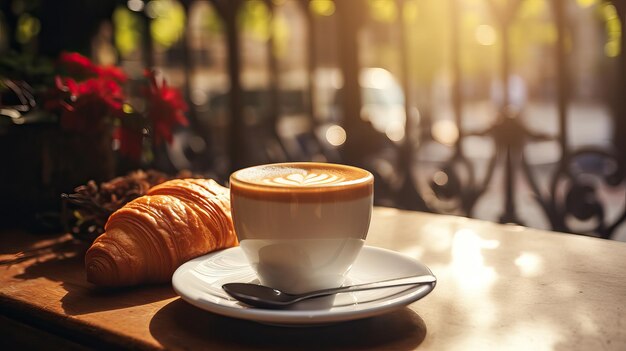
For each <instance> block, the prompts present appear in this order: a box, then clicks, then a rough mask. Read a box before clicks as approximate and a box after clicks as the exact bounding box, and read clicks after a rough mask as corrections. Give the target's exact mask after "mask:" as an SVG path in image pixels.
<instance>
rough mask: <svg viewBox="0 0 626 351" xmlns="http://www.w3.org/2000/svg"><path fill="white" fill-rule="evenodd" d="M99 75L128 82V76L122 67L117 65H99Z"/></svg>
mask: <svg viewBox="0 0 626 351" xmlns="http://www.w3.org/2000/svg"><path fill="white" fill-rule="evenodd" d="M97 72H98V76H100V77H101V78H104V79H113V80H116V81H118V82H120V83H124V82H126V80H128V76H127V75H126V73H124V71H122V69H121V68H119V67H116V66H104V67H97Z"/></svg>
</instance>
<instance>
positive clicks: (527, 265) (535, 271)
mask: <svg viewBox="0 0 626 351" xmlns="http://www.w3.org/2000/svg"><path fill="white" fill-rule="evenodd" d="M514 262H515V265H516V266H517V268H519V270H520V273H521V274H522V276H523V277H536V276H538V275H539V274H541V271H542V268H543V259H542V258H541V257H540V256H539V255H537V254H534V253H530V252H522V253H521V254H520V255H519V256H518V257H517V258H516V259H515V261H514Z"/></svg>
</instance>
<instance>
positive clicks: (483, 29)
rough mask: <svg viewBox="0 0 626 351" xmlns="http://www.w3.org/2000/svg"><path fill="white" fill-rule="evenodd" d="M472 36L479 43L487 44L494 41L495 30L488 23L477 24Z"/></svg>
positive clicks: (491, 43)
mask: <svg viewBox="0 0 626 351" xmlns="http://www.w3.org/2000/svg"><path fill="white" fill-rule="evenodd" d="M474 36H475V37H476V41H477V42H478V44H480V45H485V46H489V45H493V44H495V43H496V37H497V36H496V30H495V29H494V28H493V27H492V26H490V25H488V24H481V25H480V26H478V27H477V28H476V31H475V32H474Z"/></svg>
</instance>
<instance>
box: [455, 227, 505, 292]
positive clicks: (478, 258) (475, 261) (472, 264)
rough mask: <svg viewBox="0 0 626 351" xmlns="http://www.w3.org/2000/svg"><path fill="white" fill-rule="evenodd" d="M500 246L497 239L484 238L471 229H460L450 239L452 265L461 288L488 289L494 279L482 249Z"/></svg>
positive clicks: (472, 289) (493, 272) (468, 289)
mask: <svg viewBox="0 0 626 351" xmlns="http://www.w3.org/2000/svg"><path fill="white" fill-rule="evenodd" d="M498 246H500V242H499V241H497V240H484V239H482V238H481V237H480V236H479V235H478V234H476V233H475V232H474V231H473V230H470V229H460V230H458V231H457V232H456V233H455V234H454V239H453V241H452V267H453V270H454V274H455V275H456V276H457V277H456V279H457V281H458V282H459V285H460V287H461V288H462V289H466V290H467V291H468V292H472V291H474V292H477V291H479V290H483V289H488V288H489V287H490V286H491V284H493V282H494V281H495V279H496V272H495V271H494V269H493V267H487V266H485V262H484V261H485V260H484V256H483V254H482V252H481V251H482V250H483V249H490V250H492V249H495V248H497V247H498Z"/></svg>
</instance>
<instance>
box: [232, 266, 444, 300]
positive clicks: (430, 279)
mask: <svg viewBox="0 0 626 351" xmlns="http://www.w3.org/2000/svg"><path fill="white" fill-rule="evenodd" d="M436 281H437V278H436V277H435V276H434V275H430V274H426V275H417V276H411V277H404V278H395V279H389V280H383V281H379V282H374V283H366V284H358V285H351V286H342V287H339V288H331V289H324V290H316V291H311V292H307V293H303V294H288V293H285V292H282V291H280V290H278V289H274V288H270V287H267V286H263V285H257V284H250V283H228V284H224V285H222V289H224V291H226V292H227V293H228V294H229V295H230V296H232V297H234V298H235V299H237V300H239V301H241V302H243V303H246V304H248V305H250V306H254V307H261V308H281V307H286V306H288V305H291V304H293V303H295V302H298V301H302V300H305V299H309V298H313V297H320V296H327V295H332V294H337V293H347V292H353V291H362V290H371V289H381V288H390V287H394V286H403V285H420V284H432V283H435V282H436Z"/></svg>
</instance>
